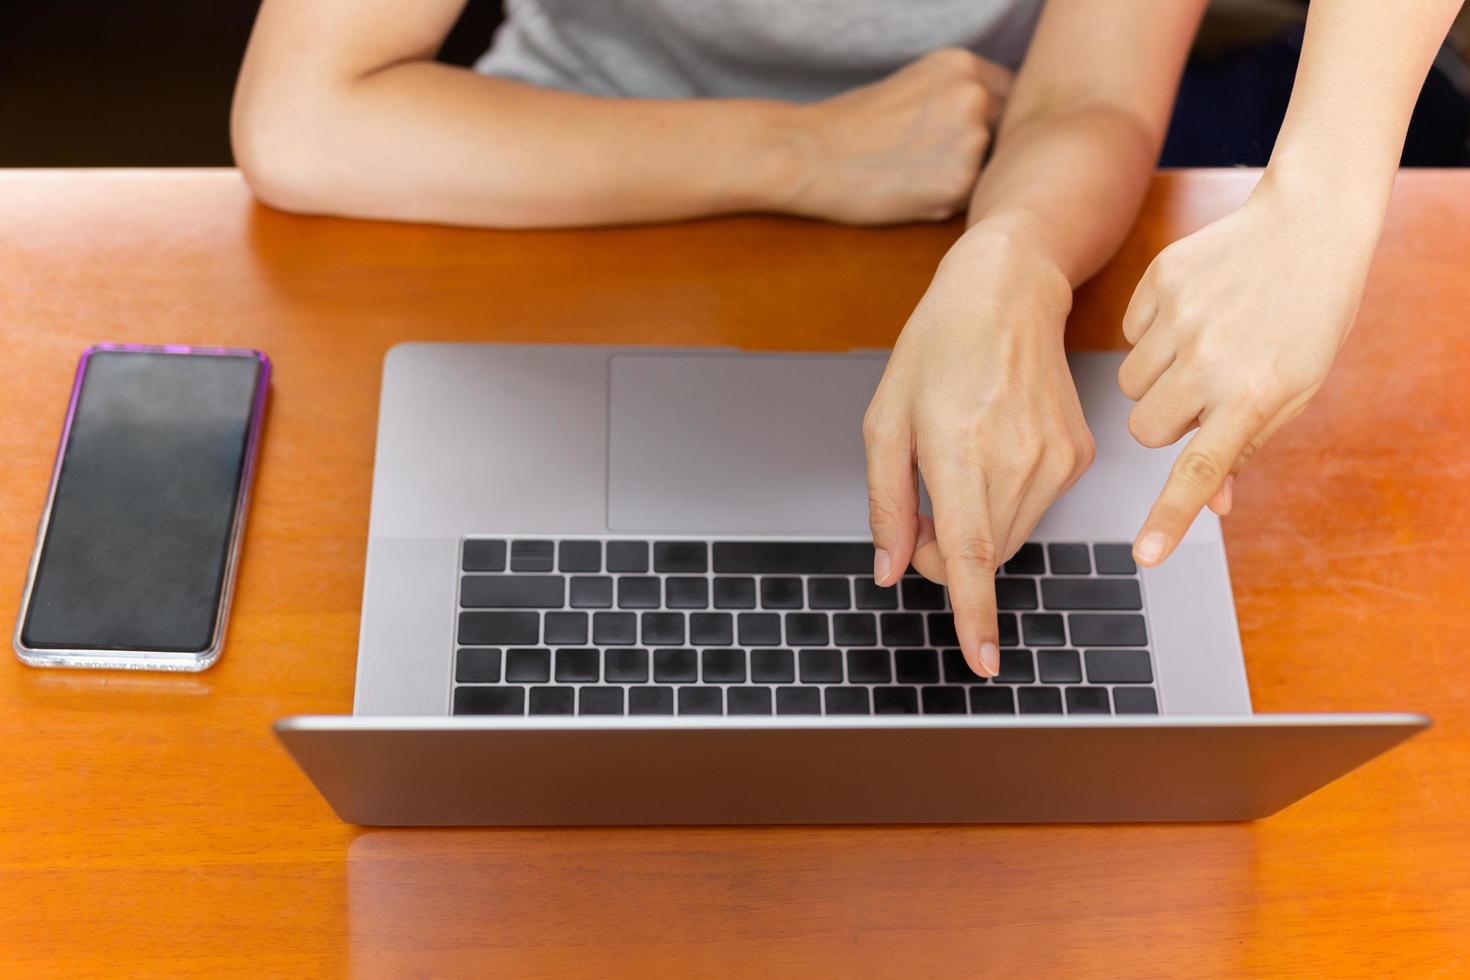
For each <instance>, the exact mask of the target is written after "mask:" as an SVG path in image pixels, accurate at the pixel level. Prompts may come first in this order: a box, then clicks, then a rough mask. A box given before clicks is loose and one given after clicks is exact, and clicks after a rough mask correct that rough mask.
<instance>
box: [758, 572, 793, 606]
mask: <svg viewBox="0 0 1470 980" xmlns="http://www.w3.org/2000/svg"><path fill="white" fill-rule="evenodd" d="M761 608H762V609H800V608H801V579H799V578H791V577H790V576H786V575H775V576H768V577H766V578H763V579H761Z"/></svg>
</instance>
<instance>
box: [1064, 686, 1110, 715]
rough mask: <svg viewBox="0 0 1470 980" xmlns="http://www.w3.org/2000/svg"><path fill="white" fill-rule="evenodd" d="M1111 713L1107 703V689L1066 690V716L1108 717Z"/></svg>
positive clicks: (1075, 688) (1084, 688)
mask: <svg viewBox="0 0 1470 980" xmlns="http://www.w3.org/2000/svg"><path fill="white" fill-rule="evenodd" d="M1112 713H1113V708H1112V705H1111V704H1109V703H1108V689H1107V688H1105V687H1069V688H1067V714H1069V715H1110V714H1112Z"/></svg>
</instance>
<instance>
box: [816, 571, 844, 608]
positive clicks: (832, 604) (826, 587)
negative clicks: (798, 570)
mask: <svg viewBox="0 0 1470 980" xmlns="http://www.w3.org/2000/svg"><path fill="white" fill-rule="evenodd" d="M806 605H807V608H808V609H851V608H852V589H851V588H849V587H848V584H847V579H845V578H812V579H807V583H806Z"/></svg>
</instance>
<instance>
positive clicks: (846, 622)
mask: <svg viewBox="0 0 1470 980" xmlns="http://www.w3.org/2000/svg"><path fill="white" fill-rule="evenodd" d="M832 642H833V643H834V644H836V645H837V646H840V647H870V646H874V645H876V644H877V642H878V621H877V620H876V619H875V618H874V617H873V614H872V613H834V614H833V615H832Z"/></svg>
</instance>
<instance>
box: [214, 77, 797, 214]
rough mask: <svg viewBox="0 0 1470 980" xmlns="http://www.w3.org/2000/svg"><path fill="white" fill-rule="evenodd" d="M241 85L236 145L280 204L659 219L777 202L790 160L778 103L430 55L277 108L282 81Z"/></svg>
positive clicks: (325, 86) (346, 210) (339, 209)
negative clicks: (642, 93)
mask: <svg viewBox="0 0 1470 980" xmlns="http://www.w3.org/2000/svg"><path fill="white" fill-rule="evenodd" d="M288 78H289V76H288ZM247 94H249V93H247ZM253 96H254V97H252V98H248V99H243V100H242V103H241V105H240V107H239V111H238V112H237V117H236V122H235V134H236V146H237V154H238V155H239V156H240V157H241V158H242V159H241V163H242V166H243V167H244V169H245V171H246V174H247V176H253V177H254V178H255V179H254V180H253V181H252V182H253V183H256V184H259V185H265V186H260V187H258V188H257V189H258V190H260V191H263V192H264V193H263V194H262V196H263V197H265V198H266V200H267V201H269V202H270V203H274V204H277V205H279V206H282V207H287V208H289V209H291V210H300V211H312V212H325V213H335V214H344V215H352V216H355V217H369V218H387V219H395V220H409V221H434V222H443V223H450V224H468V225H491V226H500V227H525V226H556V225H573V224H577V225H589V224H608V223H618V222H630V221H658V220H668V219H678V218H685V217H691V216H694V215H702V214H714V213H721V212H729V211H740V210H752V209H761V208H769V207H774V206H775V204H776V203H777V202H776V200H775V198H776V196H777V195H778V194H779V193H780V191H781V188H782V187H783V185H784V183H785V181H783V176H784V174H783V172H784V171H785V170H787V169H789V168H790V167H791V166H792V164H791V158H792V153H793V151H792V149H791V141H790V140H789V139H788V135H787V126H788V123H787V116H788V115H789V112H790V109H791V107H790V106H785V105H782V104H779V103H766V102H753V101H751V102H747V101H734V100H731V101H715V100H709V101H700V102H690V101H652V100H627V99H604V98H596V97H592V96H586V95H579V94H575V93H568V92H558V91H550V90H546V89H539V88H535V87H533V86H529V85H524V84H521V83H518V82H514V81H510V80H506V79H501V78H491V77H485V76H481V75H476V74H474V73H472V72H469V71H467V70H464V69H460V68H454V67H450V66H447V65H441V64H435V63H433V62H428V61H408V62H402V63H397V64H392V65H389V66H387V67H385V68H382V69H380V70H376V71H373V72H371V73H369V74H366V75H365V76H363V77H357V78H346V79H335V80H331V81H328V82H324V83H319V84H318V85H317V87H316V89H315V90H314V91H313V92H312V93H311V95H310V96H309V97H307V96H305V95H303V94H301V93H299V92H298V93H297V94H296V95H295V97H294V101H295V102H296V104H297V108H295V109H292V110H289V111H288V110H284V109H282V108H281V106H282V105H283V104H287V100H286V97H285V93H284V92H275V93H272V92H258V93H253ZM272 160H274V161H276V162H277V166H275V167H274V169H273V167H272V165H271V164H270V163H268V162H267V161H272ZM280 161H286V162H285V163H283V164H282V163H280ZM252 172H253V173H252ZM270 185H274V186H270Z"/></svg>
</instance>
